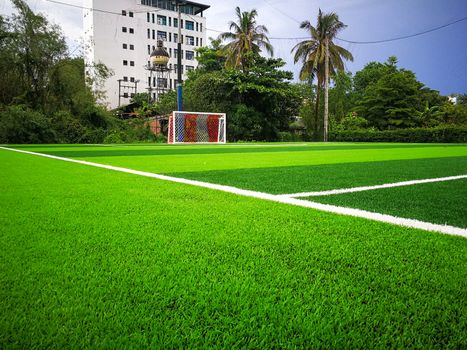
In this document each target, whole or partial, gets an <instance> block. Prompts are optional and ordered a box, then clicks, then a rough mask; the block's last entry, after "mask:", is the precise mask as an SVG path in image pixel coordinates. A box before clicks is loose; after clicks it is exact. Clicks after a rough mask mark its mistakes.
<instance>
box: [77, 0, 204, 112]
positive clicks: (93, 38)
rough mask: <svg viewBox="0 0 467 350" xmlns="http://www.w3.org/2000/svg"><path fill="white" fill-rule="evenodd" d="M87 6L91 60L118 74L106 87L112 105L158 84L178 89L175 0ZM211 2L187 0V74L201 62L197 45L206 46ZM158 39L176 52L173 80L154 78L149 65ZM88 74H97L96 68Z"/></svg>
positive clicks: (114, 0) (90, 0) (91, 0)
mask: <svg viewBox="0 0 467 350" xmlns="http://www.w3.org/2000/svg"><path fill="white" fill-rule="evenodd" d="M84 6H85V7H86V8H88V9H85V10H84V11H83V16H84V18H83V20H84V38H85V61H86V65H87V66H88V67H92V66H93V64H95V63H99V62H101V63H104V64H105V65H106V66H107V67H108V68H110V69H111V70H112V71H113V73H114V74H113V75H112V77H110V78H109V79H108V80H107V81H106V82H105V85H104V86H103V87H102V88H103V90H104V91H105V92H106V98H105V101H103V102H104V103H106V104H107V106H108V107H109V108H116V107H118V106H119V103H120V105H125V104H128V103H129V102H130V99H131V97H132V95H133V94H134V93H135V91H137V92H138V93H140V92H148V91H153V90H154V89H155V88H156V84H164V86H166V87H167V88H168V89H175V87H176V80H177V55H178V52H177V41H178V25H179V23H178V13H177V9H176V7H175V1H173V0H172V1H171V0H85V1H84ZM209 7H210V6H209V5H203V4H200V3H196V2H192V1H183V6H181V12H182V14H181V21H180V22H181V23H180V25H181V42H182V52H181V54H182V72H183V79H185V77H186V72H187V71H189V70H191V69H194V68H196V66H197V64H198V63H197V61H196V59H195V57H196V51H195V49H196V48H198V47H201V46H204V45H206V18H205V17H204V11H205V10H207V9H208V8H209ZM90 9H92V10H90ZM158 39H162V40H163V41H164V47H165V48H166V49H167V52H168V53H169V55H170V60H169V66H168V67H169V68H170V69H172V70H171V72H170V77H169V79H167V81H157V80H156V79H155V78H154V77H153V79H151V76H150V72H149V71H148V70H147V69H146V67H147V66H148V65H149V63H150V62H149V57H150V55H151V53H152V51H153V50H154V48H155V47H156V45H157V40H158ZM87 73H88V74H92V73H91V70H88V71H87ZM155 97H156V96H155V93H153V98H155Z"/></svg>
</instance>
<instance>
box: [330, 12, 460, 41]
mask: <svg viewBox="0 0 467 350" xmlns="http://www.w3.org/2000/svg"><path fill="white" fill-rule="evenodd" d="M466 19H467V17H464V18H461V19H458V20H456V21H454V22H450V23H447V24H443V25H442V26H438V27H435V28H431V29H427V30H424V31H422V32H419V33H415V34H409V35H404V36H399V37H395V38H392V39H384V40H374V41H352V40H345V39H341V38H337V39H338V40H340V41H343V42H346V43H349V44H380V43H387V42H391V41H397V40H403V39H409V38H414V37H416V36H420V35H423V34H427V33H431V32H434V31H437V30H440V29H443V28H446V27H449V26H452V25H453V24H456V23H459V22H462V21H465V20H466Z"/></svg>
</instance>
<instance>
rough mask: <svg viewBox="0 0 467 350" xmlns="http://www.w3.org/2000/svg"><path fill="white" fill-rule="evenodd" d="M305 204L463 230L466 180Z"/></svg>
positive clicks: (319, 199) (325, 198) (466, 208)
mask: <svg viewBox="0 0 467 350" xmlns="http://www.w3.org/2000/svg"><path fill="white" fill-rule="evenodd" d="M309 200H311V201H313V202H320V203H326V204H335V205H338V206H345V207H352V208H358V209H365V210H369V211H373V212H377V213H384V214H391V215H395V216H400V217H404V218H409V219H418V220H422V221H428V222H431V223H437V224H443V225H444V224H447V225H452V226H459V227H464V228H467V180H455V181H446V182H436V183H428V184H418V185H413V186H403V187H395V188H385V189H379V190H371V191H364V192H356V193H344V194H338V195H332V196H321V197H309Z"/></svg>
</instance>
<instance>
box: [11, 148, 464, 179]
mask: <svg viewBox="0 0 467 350" xmlns="http://www.w3.org/2000/svg"><path fill="white" fill-rule="evenodd" d="M18 148H22V149H30V150H32V151H35V152H43V153H48V154H52V155H57V156H61V157H70V158H77V159H84V160H89V161H91V162H96V163H104V164H110V165H115V166H121V167H127V168H131V169H138V170H143V171H149V172H154V173H178V172H195V171H196V172H203V171H212V170H233V169H249V168H251V169H258V168H272V167H292V166H309V165H324V164H341V163H356V162H377V161H386V160H410V159H419V158H448V157H466V156H467V145H424V144H416V145H409V144H395V145H390V144H346V143H344V144H336V143H330V144H316V143H310V144H305V145H302V144H298V145H295V146H291V145H289V144H286V145H282V144H277V145H254V146H251V145H216V146H200V145H195V146H193V145H179V146H167V145H163V146H159V145H156V146H154V145H153V146H148V145H134V146H131V145H129V146H118V145H117V146H113V147H112V146H110V147H105V146H78V147H75V148H73V147H63V148H60V147H55V146H52V147H48V146H44V147H42V148H32V149H31V148H28V146H21V147H18ZM249 149H253V150H254V152H253V151H249Z"/></svg>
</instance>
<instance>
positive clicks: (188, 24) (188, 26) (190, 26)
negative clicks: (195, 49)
mask: <svg viewBox="0 0 467 350" xmlns="http://www.w3.org/2000/svg"><path fill="white" fill-rule="evenodd" d="M185 28H186V29H188V30H195V23H194V22H193V21H185Z"/></svg>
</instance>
